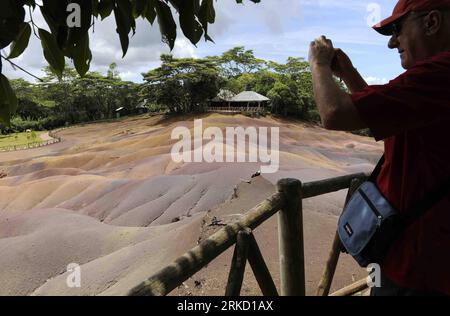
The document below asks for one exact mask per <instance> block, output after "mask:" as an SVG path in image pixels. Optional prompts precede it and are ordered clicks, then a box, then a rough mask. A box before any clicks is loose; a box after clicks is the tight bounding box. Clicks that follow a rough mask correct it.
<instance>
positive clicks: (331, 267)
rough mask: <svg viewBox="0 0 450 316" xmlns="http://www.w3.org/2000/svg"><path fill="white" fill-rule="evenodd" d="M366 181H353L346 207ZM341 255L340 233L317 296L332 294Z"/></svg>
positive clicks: (335, 241)
mask: <svg viewBox="0 0 450 316" xmlns="http://www.w3.org/2000/svg"><path fill="white" fill-rule="evenodd" d="M363 181H364V180H362V179H358V178H356V179H353V180H352V181H351V183H350V188H349V189H348V193H347V197H346V198H345V205H347V203H348V201H349V200H350V198H351V197H352V195H353V193H354V192H355V191H356V189H357V188H358V187H359V186H360V185H361V183H362V182H363ZM340 253H341V240H340V238H339V235H338V233H337V232H336V233H335V235H334V240H333V245H332V246H331V250H330V253H329V255H328V260H327V263H326V265H325V269H324V271H323V273H322V278H321V279H320V283H319V286H318V288H317V292H316V295H317V296H328V294H329V293H330V288H331V283H332V282H333V277H334V273H335V272H336V266H337V263H338V261H339V255H340Z"/></svg>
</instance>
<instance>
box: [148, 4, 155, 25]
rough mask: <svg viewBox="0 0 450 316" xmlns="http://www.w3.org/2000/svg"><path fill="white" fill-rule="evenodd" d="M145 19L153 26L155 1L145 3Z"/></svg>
mask: <svg viewBox="0 0 450 316" xmlns="http://www.w3.org/2000/svg"><path fill="white" fill-rule="evenodd" d="M145 18H146V19H147V20H148V21H149V22H150V24H152V25H153V22H155V19H156V11H155V0H149V1H148V3H147V11H146V12H145Z"/></svg>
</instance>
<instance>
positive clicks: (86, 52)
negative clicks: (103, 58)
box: [72, 32, 92, 77]
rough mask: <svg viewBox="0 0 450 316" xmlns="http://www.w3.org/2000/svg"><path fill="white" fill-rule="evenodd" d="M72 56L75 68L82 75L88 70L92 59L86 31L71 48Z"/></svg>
mask: <svg viewBox="0 0 450 316" xmlns="http://www.w3.org/2000/svg"><path fill="white" fill-rule="evenodd" d="M72 56H73V63H74V65H75V69H76V70H77V72H78V74H79V75H80V76H81V77H83V76H84V75H85V74H86V73H87V72H88V70H89V67H90V65H91V60H92V53H91V50H90V48H89V34H88V33H87V32H86V33H85V34H84V36H83V37H82V39H81V40H80V41H79V42H78V43H77V44H76V46H75V47H74V48H73V53H72Z"/></svg>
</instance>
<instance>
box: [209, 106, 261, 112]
mask: <svg viewBox="0 0 450 316" xmlns="http://www.w3.org/2000/svg"><path fill="white" fill-rule="evenodd" d="M264 110H265V108H264V107H260V108H258V107H246V106H240V107H233V106H232V107H228V106H226V107H209V108H208V112H221V113H241V112H264Z"/></svg>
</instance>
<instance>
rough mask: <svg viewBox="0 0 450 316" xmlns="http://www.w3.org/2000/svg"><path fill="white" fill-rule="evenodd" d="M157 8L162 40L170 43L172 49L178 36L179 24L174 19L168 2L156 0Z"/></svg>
mask: <svg viewBox="0 0 450 316" xmlns="http://www.w3.org/2000/svg"><path fill="white" fill-rule="evenodd" d="M155 9H156V14H157V17H158V24H159V29H160V31H161V35H162V41H163V43H166V44H167V45H169V47H170V49H171V50H172V49H173V47H174V46H175V39H176V38H177V25H176V23H175V21H174V19H173V16H172V11H170V7H169V6H168V5H167V4H165V3H164V2H161V1H155Z"/></svg>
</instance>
